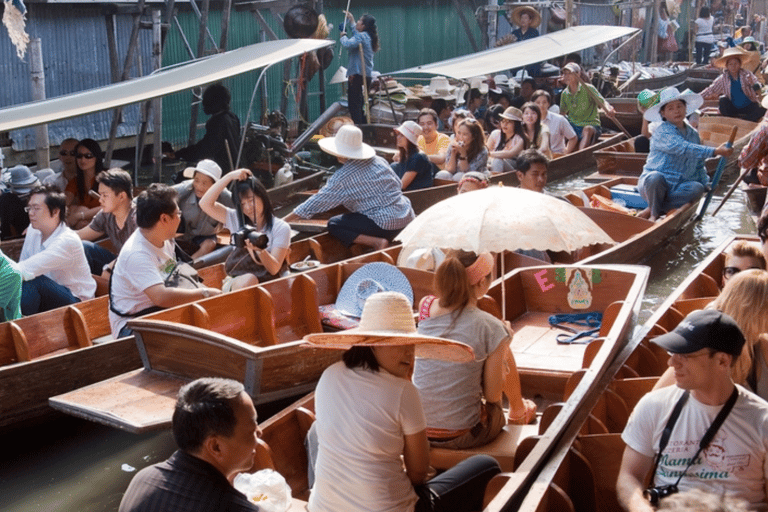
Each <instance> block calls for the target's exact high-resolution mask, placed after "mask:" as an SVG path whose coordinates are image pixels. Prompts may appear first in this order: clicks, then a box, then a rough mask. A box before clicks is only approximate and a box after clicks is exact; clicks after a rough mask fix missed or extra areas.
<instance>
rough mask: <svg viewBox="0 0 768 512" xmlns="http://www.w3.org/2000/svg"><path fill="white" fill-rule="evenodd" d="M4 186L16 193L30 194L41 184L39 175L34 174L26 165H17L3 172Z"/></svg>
mask: <svg viewBox="0 0 768 512" xmlns="http://www.w3.org/2000/svg"><path fill="white" fill-rule="evenodd" d="M2 183H3V186H4V187H5V188H6V189H7V190H9V191H10V192H13V193H14V194H28V193H29V192H30V191H31V190H32V189H33V188H35V187H36V186H38V185H40V181H39V180H38V179H37V176H35V175H34V174H32V171H30V170H29V167H27V166H26V165H16V166H14V167H11V168H9V169H7V170H6V171H5V172H3V176H2Z"/></svg>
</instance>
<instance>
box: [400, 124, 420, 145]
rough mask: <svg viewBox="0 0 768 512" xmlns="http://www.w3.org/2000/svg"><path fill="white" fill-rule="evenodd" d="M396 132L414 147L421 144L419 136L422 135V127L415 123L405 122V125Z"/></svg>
mask: <svg viewBox="0 0 768 512" xmlns="http://www.w3.org/2000/svg"><path fill="white" fill-rule="evenodd" d="M395 131H396V132H399V133H400V134H402V135H403V137H405V138H406V139H408V140H409V141H411V143H412V144H413V145H414V146H418V144H419V135H421V126H419V125H418V124H416V123H415V122H413V121H405V122H404V123H403V124H401V125H400V126H398V127H397V128H395Z"/></svg>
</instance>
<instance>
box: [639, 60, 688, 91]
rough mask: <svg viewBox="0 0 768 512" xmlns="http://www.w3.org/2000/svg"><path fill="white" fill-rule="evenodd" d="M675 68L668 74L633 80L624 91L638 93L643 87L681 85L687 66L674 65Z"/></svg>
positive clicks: (654, 89)
mask: <svg viewBox="0 0 768 512" xmlns="http://www.w3.org/2000/svg"><path fill="white" fill-rule="evenodd" d="M675 68H676V69H674V72H673V73H672V74H669V75H665V76H659V77H653V78H640V79H638V80H635V81H634V82H632V83H631V84H630V85H629V86H628V87H627V88H626V90H625V92H627V93H638V92H640V91H642V90H643V89H651V90H652V91H656V90H659V89H664V88H665V87H677V86H679V85H682V84H683V83H684V82H685V80H686V78H687V77H688V68H687V67H683V66H675Z"/></svg>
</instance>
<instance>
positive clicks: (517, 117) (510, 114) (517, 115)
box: [499, 107, 523, 122]
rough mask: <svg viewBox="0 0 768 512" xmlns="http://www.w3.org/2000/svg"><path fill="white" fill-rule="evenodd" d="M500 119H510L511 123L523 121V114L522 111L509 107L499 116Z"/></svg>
mask: <svg viewBox="0 0 768 512" xmlns="http://www.w3.org/2000/svg"><path fill="white" fill-rule="evenodd" d="M499 117H503V118H504V119H508V120H510V121H520V122H522V121H523V113H522V112H520V109H519V108H516V107H507V109H506V110H505V111H504V112H503V113H501V114H499Z"/></svg>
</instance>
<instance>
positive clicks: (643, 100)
mask: <svg viewBox="0 0 768 512" xmlns="http://www.w3.org/2000/svg"><path fill="white" fill-rule="evenodd" d="M658 101H659V93H658V92H656V91H652V90H650V89H643V90H642V91H640V94H638V95H637V104H638V105H639V106H640V107H641V108H644V109H646V110H647V109H649V108H651V107H652V106H654V105H655V104H656V103H658Z"/></svg>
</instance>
